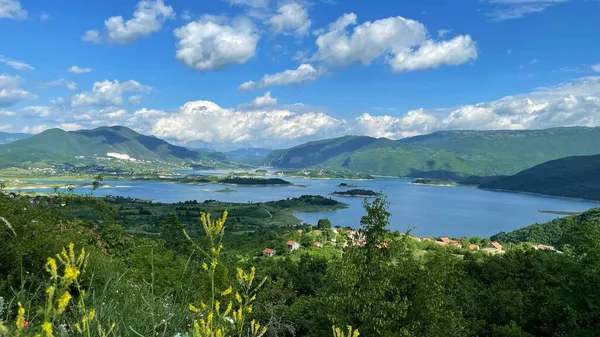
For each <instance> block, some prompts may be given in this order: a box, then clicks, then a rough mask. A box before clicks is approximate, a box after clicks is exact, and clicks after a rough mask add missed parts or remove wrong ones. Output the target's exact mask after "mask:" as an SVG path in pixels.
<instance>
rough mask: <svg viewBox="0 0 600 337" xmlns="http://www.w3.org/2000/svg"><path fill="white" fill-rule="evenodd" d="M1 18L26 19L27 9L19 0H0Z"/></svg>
mask: <svg viewBox="0 0 600 337" xmlns="http://www.w3.org/2000/svg"><path fill="white" fill-rule="evenodd" d="M0 19H13V20H25V19H27V11H26V10H24V9H23V8H21V3H20V2H19V0H0Z"/></svg>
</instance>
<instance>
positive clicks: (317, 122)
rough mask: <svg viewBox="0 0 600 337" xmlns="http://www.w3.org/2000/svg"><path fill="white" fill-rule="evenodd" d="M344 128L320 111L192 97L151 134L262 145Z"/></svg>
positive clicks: (170, 137) (279, 143)
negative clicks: (225, 104)
mask: <svg viewBox="0 0 600 337" xmlns="http://www.w3.org/2000/svg"><path fill="white" fill-rule="evenodd" d="M343 128H344V124H343V123H342V122H341V121H340V120H338V119H336V118H333V117H331V116H328V115H326V114H323V113H317V112H306V113H294V112H291V111H289V110H286V109H276V108H275V109H257V110H253V111H240V110H235V109H225V108H222V107H220V106H218V105H217V104H215V103H213V102H209V101H195V102H188V103H186V104H185V105H183V106H182V107H181V108H180V109H179V111H177V112H175V113H172V114H170V115H168V116H166V117H162V118H159V119H158V120H157V121H156V122H155V123H154V127H153V128H152V134H154V135H155V136H157V137H160V138H166V139H174V140H177V141H180V142H188V141H202V142H206V143H213V144H224V143H225V144H246V145H262V146H265V145H269V144H270V145H275V144H277V145H281V144H282V142H283V143H289V142H291V141H301V140H303V139H308V138H311V137H324V136H325V135H327V134H331V133H334V134H340V133H341V132H343Z"/></svg>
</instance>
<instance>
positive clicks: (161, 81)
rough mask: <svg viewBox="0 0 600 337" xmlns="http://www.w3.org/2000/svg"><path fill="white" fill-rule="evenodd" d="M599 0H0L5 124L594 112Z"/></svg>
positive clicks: (335, 131)
mask: <svg viewBox="0 0 600 337" xmlns="http://www.w3.org/2000/svg"><path fill="white" fill-rule="evenodd" d="M599 13H600V1H594V0H589V1H584V0H581V1H578V0H472V1H471V0H461V1H451V0H446V1H442V0H431V1H425V0H406V1H375V0H372V1H359V0H346V1H341V0H336V1H332V0H328V1H324V0H310V1H309V0H292V1H276V0H204V1H182V0H164V1H160V0H143V1H133V0H132V1H130V0H123V1H95V0H89V1H67V0H56V1H52V0H48V1H37V0H0V32H1V34H0V55H1V56H0V131H9V132H31V133H33V132H40V131H42V130H44V129H46V128H51V127H62V128H64V129H67V130H74V129H80V128H93V127H97V126H100V125H127V126H130V127H132V128H134V129H136V130H138V131H140V132H143V133H146V134H154V135H156V136H159V137H162V138H165V139H168V140H171V141H173V142H176V143H181V144H189V145H202V146H211V147H215V148H232V147H242V146H266V147H282V146H289V145H294V144H298V143H301V142H304V141H308V140H313V139H319V138H325V137H335V136H339V135H343V134H365V135H371V136H376V137H390V138H402V137H407V136H412V135H417V134H422V133H427V132H432V131H435V130H441V129H525V128H545V127H554V126H565V125H590V126H592V125H600V77H599V76H600V36H599V35H598V34H597V32H598V31H600V22H599V21H598V20H597V16H598V14H599Z"/></svg>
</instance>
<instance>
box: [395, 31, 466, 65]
mask: <svg viewBox="0 0 600 337" xmlns="http://www.w3.org/2000/svg"><path fill="white" fill-rule="evenodd" d="M476 58H477V47H476V46H475V42H474V41H473V40H472V39H471V37H470V36H469V35H466V36H463V35H460V36H457V37H456V38H454V39H452V40H449V41H442V42H434V41H431V40H428V41H425V42H423V43H422V44H421V46H420V47H419V49H417V50H416V51H407V52H402V53H398V54H396V56H395V57H394V58H393V59H391V60H390V61H389V62H390V65H391V66H392V70H394V71H411V70H423V69H429V68H437V67H440V66H443V65H449V66H455V65H459V64H463V63H465V62H468V61H471V60H475V59H476Z"/></svg>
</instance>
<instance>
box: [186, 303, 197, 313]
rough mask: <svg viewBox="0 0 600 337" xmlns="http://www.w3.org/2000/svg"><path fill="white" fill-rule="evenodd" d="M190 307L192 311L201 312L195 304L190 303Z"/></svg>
mask: <svg viewBox="0 0 600 337" xmlns="http://www.w3.org/2000/svg"><path fill="white" fill-rule="evenodd" d="M188 309H189V310H190V311H191V312H199V311H200V310H198V308H196V307H195V306H194V305H193V304H190V305H189V306H188Z"/></svg>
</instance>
